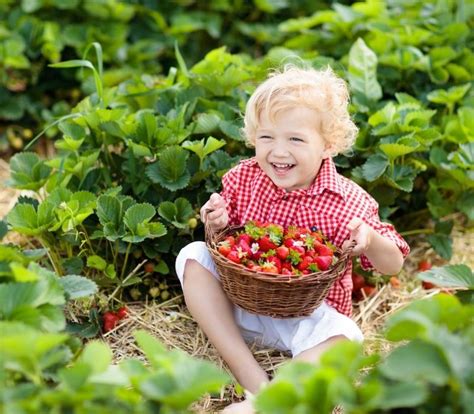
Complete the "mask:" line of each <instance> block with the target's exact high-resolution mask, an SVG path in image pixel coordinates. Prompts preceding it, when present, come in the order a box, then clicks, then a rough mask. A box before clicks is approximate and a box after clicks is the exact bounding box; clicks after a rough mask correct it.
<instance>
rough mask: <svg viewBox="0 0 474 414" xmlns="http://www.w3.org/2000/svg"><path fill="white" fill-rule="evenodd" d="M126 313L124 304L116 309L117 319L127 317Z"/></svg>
mask: <svg viewBox="0 0 474 414" xmlns="http://www.w3.org/2000/svg"><path fill="white" fill-rule="evenodd" d="M127 315H128V309H127V308H126V307H125V306H122V307H121V308H120V309H119V310H118V311H117V316H118V318H119V319H123V318H125V317H127Z"/></svg>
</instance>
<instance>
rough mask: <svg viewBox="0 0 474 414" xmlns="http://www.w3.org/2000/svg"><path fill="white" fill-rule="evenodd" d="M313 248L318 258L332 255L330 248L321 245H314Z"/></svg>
mask: <svg viewBox="0 0 474 414" xmlns="http://www.w3.org/2000/svg"><path fill="white" fill-rule="evenodd" d="M314 248H315V249H316V251H317V252H318V254H319V255H320V256H332V255H333V254H334V252H333V251H332V249H331V248H330V247H328V246H326V245H325V244H322V243H315V245H314Z"/></svg>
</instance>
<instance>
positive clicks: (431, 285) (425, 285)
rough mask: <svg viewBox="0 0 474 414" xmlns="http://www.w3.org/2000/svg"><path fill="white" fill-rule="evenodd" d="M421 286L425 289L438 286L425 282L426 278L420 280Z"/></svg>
mask: <svg viewBox="0 0 474 414" xmlns="http://www.w3.org/2000/svg"><path fill="white" fill-rule="evenodd" d="M421 286H423V289H426V290H429V289H434V288H436V287H438V286H436V285H435V284H434V283H431V282H427V281H426V280H422V281H421Z"/></svg>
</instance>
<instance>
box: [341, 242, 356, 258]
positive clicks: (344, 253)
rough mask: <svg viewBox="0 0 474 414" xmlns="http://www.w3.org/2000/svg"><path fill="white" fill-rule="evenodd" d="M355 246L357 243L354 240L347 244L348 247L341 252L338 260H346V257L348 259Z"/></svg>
mask: <svg viewBox="0 0 474 414" xmlns="http://www.w3.org/2000/svg"><path fill="white" fill-rule="evenodd" d="M356 244H357V242H356V241H355V240H352V241H351V243H350V244H349V246H347V247H346V248H345V249H344V250H343V251H342V254H341V256H340V258H339V259H340V260H346V259H347V258H348V257H350V255H351V253H352V250H353V249H354V247H355V245H356Z"/></svg>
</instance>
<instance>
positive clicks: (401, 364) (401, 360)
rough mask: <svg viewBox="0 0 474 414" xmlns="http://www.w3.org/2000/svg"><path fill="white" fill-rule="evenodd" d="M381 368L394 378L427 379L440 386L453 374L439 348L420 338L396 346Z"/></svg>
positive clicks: (412, 380) (386, 374) (409, 380)
mask: <svg viewBox="0 0 474 414" xmlns="http://www.w3.org/2000/svg"><path fill="white" fill-rule="evenodd" d="M380 370H381V372H382V373H383V374H384V375H385V376H387V377H388V378H390V379H393V380H399V381H407V382H410V383H411V382H416V381H426V382H429V383H432V384H436V385H439V386H442V385H445V384H446V383H447V381H448V380H449V377H450V374H451V373H450V369H449V366H448V364H447V363H446V360H445V358H444V357H443V355H442V354H441V353H440V351H439V349H438V348H437V347H436V346H434V345H432V344H429V343H426V342H422V341H420V340H415V341H412V342H410V343H409V344H407V345H402V346H400V347H398V348H396V349H395V350H394V351H392V353H391V354H390V355H389V356H388V357H387V359H386V360H385V361H384V362H383V363H382V364H381V365H380Z"/></svg>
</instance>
